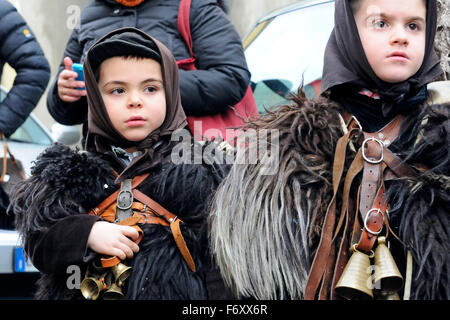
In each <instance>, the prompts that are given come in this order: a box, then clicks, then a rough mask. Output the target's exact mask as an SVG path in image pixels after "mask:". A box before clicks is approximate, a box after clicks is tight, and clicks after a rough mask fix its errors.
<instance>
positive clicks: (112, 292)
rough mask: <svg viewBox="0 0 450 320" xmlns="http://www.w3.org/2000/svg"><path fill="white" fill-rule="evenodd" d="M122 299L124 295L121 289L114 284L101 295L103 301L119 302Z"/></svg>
mask: <svg viewBox="0 0 450 320" xmlns="http://www.w3.org/2000/svg"><path fill="white" fill-rule="evenodd" d="M123 298H124V295H123V293H122V289H121V288H120V287H119V286H118V285H117V284H116V283H115V282H113V283H112V284H111V287H109V289H108V290H106V291H105V293H104V294H103V300H120V299H123Z"/></svg>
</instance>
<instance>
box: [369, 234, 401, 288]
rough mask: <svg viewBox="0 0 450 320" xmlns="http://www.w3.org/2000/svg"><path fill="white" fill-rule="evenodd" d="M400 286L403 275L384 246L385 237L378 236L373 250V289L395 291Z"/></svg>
mask: <svg viewBox="0 0 450 320" xmlns="http://www.w3.org/2000/svg"><path fill="white" fill-rule="evenodd" d="M402 286H403V277H402V275H401V274H400V271H399V270H398V268H397V265H396V263H395V260H394V258H393V257H392V254H391V252H390V250H389V249H388V247H387V246H386V237H378V246H377V249H376V250H375V276H374V289H376V290H382V291H386V292H396V291H398V290H400V289H401V287H402Z"/></svg>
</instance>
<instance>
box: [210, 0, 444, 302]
mask: <svg viewBox="0 0 450 320" xmlns="http://www.w3.org/2000/svg"><path fill="white" fill-rule="evenodd" d="M435 29H436V1H435V0H427V1H425V0H359V1H355V0H336V2H335V28H334V30H333V32H332V34H331V37H330V39H329V42H328V45H327V48H326V52H325V64H324V72H323V80H322V81H323V96H322V97H319V98H318V99H316V100H307V99H306V98H305V97H304V95H303V94H302V93H301V92H300V93H299V95H298V96H296V97H294V104H293V105H286V106H282V107H280V108H279V109H277V110H276V111H274V112H269V113H268V114H267V115H266V116H264V117H263V118H261V119H257V120H255V121H253V122H252V123H250V125H249V127H250V128H253V129H256V130H257V131H264V130H269V129H271V130H273V129H276V130H277V132H278V134H277V138H278V140H279V145H278V146H279V157H272V158H276V159H277V160H278V163H271V162H265V161H266V160H264V159H270V154H269V151H268V152H267V154H266V155H267V158H264V156H262V155H260V159H263V160H261V161H260V162H259V163H257V164H256V165H234V166H233V168H232V169H231V171H230V174H229V175H228V176H227V177H226V179H225V180H224V181H223V183H222V184H221V186H220V187H219V188H218V190H217V192H216V195H215V199H214V201H213V209H212V212H211V227H212V230H211V239H212V247H213V249H214V251H213V252H214V253H215V255H216V260H217V262H218V265H219V268H220V270H221V272H222V275H223V277H224V279H225V280H226V282H227V283H228V284H229V285H230V286H231V288H232V289H233V291H234V293H235V294H236V295H237V296H241V297H242V296H243V297H249V296H250V297H254V298H258V299H342V298H345V299H360V298H366V299H371V298H376V299H399V298H403V299H449V298H450V247H449V243H450V241H449V240H450V239H449V235H450V216H449V214H448V213H449V212H450V196H449V195H450V183H449V175H450V152H449V147H450V121H449V115H450V105H449V103H442V104H433V100H432V97H429V94H428V91H427V84H428V83H430V82H431V81H433V79H435V78H436V77H437V76H439V75H440V74H441V72H442V70H441V69H440V66H439V60H438V58H437V56H436V55H435V53H434V51H433V41H434V35H435V31H436V30H435ZM258 137H259V135H258ZM259 139H262V138H259ZM265 139H267V138H265ZM258 142H260V143H264V142H265V143H267V141H266V140H262V141H258ZM257 145H258V144H255V145H249V149H250V150H238V153H237V155H236V161H235V163H244V162H243V161H242V159H245V156H246V154H247V153H250V154H251V153H252V152H257ZM258 151H259V150H258ZM270 165H277V166H278V168H279V170H278V172H277V173H276V174H274V175H263V174H261V173H262V172H263V170H264V168H265V167H267V166H270ZM242 195H245V196H242ZM228 199H233V202H232V203H231V204H230V203H228V202H229V201H228ZM225 206H226V208H227V209H226V210H224V209H223V208H224V207H225ZM248 237H250V238H251V239H252V241H251V242H245V243H244V244H243V239H246V238H248ZM385 244H387V246H388V247H389V248H390V249H387V246H385ZM386 250H387V251H386ZM389 252H390V253H389ZM236 253H239V254H236ZM382 253H385V255H383V258H382V259H381V262H382V263H388V264H390V265H389V266H390V267H392V268H390V269H389V272H390V273H389V274H388V273H387V272H386V265H384V266H383V265H382V264H380V256H381V255H382ZM388 253H389V254H392V255H393V257H394V258H393V260H391V259H389V254H388ZM353 255H354V256H353ZM350 256H351V257H352V258H353V259H350V260H349V258H350ZM374 256H375V257H374ZM373 257H374V258H375V259H372V258H373ZM356 258H360V260H359V262H358V263H355V259H356ZM371 259H372V260H371ZM392 261H395V263H392V264H391V262H392ZM370 265H372V268H370ZM346 266H351V267H349V268H346ZM358 267H359V268H360V269H358ZM397 268H398V270H397ZM344 269H347V270H345V271H344ZM374 270H375V275H373V276H372V275H371V273H370V271H374ZM395 270H397V272H394V271H395ZM379 271H384V273H382V274H383V275H384V277H382V276H380V274H379ZM367 272H368V273H367Z"/></svg>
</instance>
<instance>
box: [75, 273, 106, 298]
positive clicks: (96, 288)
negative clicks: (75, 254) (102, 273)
mask: <svg viewBox="0 0 450 320" xmlns="http://www.w3.org/2000/svg"><path fill="white" fill-rule="evenodd" d="M104 288H105V283H104V282H103V278H101V279H96V278H93V277H87V278H85V279H83V281H82V282H81V285H80V290H81V294H82V295H83V296H84V297H85V298H86V299H87V300H97V298H98V296H99V295H100V292H102V290H103V289H104Z"/></svg>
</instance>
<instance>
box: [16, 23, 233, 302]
mask: <svg viewBox="0 0 450 320" xmlns="http://www.w3.org/2000/svg"><path fill="white" fill-rule="evenodd" d="M84 72H85V77H86V89H87V92H88V102H89V131H88V136H87V140H86V150H87V152H84V153H81V152H78V151H73V150H71V149H69V148H68V147H65V146H62V145H60V144H56V145H54V146H52V147H51V148H49V149H47V150H46V151H45V152H44V153H43V154H41V155H40V156H39V157H38V159H37V162H36V165H35V166H34V168H33V170H32V176H31V177H30V178H29V179H28V180H26V181H24V182H23V183H21V184H20V185H19V186H18V189H17V191H16V193H15V195H14V202H13V209H14V212H15V214H16V216H17V227H18V230H19V231H20V233H21V235H22V236H23V237H24V242H25V250H26V252H27V253H28V255H29V256H30V258H31V260H32V262H33V264H34V265H35V266H36V267H37V268H38V269H39V270H40V271H41V273H42V278H41V279H40V282H39V289H38V292H37V298H40V299H82V298H83V296H84V298H87V299H101V298H105V299H106V298H120V297H121V296H122V295H123V296H125V297H126V298H128V299H206V298H208V294H207V288H206V282H205V274H206V271H207V270H208V268H209V266H208V265H209V260H205V258H207V249H206V243H205V239H206V238H205V237H206V234H205V232H204V231H205V230H204V228H203V225H204V222H205V219H204V218H205V210H206V206H207V202H208V198H209V197H210V196H211V195H212V193H213V191H214V190H215V188H216V186H217V185H218V184H219V182H220V180H221V179H222V178H223V176H224V174H225V167H224V166H221V165H219V164H218V163H219V162H218V161H216V160H217V159H219V158H217V159H216V158H215V157H216V155H214V153H213V152H209V153H208V154H207V155H205V156H206V157H208V159H206V160H207V163H208V164H206V163H205V162H204V161H202V162H201V164H192V154H189V152H187V153H188V154H186V153H183V150H184V151H186V150H190V149H191V148H192V141H191V140H190V139H188V141H187V145H188V148H187V149H186V148H177V149H174V148H175V147H177V146H178V147H179V146H180V144H181V143H186V141H184V142H183V141H182V142H174V141H172V134H173V133H174V132H175V131H176V130H178V129H183V128H184V127H185V126H186V117H185V114H184V112H183V109H182V107H181V100H180V92H179V79H178V69H177V65H176V62H175V59H174V58H173V56H172V54H171V53H170V51H169V50H168V49H167V48H166V47H165V46H164V45H162V44H161V43H160V42H158V41H157V40H155V39H153V38H151V37H150V36H148V35H147V34H145V33H143V32H142V31H140V30H137V29H134V28H123V29H119V30H116V31H113V32H111V33H109V34H107V35H106V36H104V37H103V38H102V39H100V40H99V41H98V42H97V43H96V44H95V45H93V46H92V48H91V49H90V51H89V53H88V55H87V58H86V60H85V63H84ZM194 145H195V144H194ZM195 146H196V145H195ZM197 147H198V146H197ZM174 150H177V151H176V157H173V153H174V152H175V151H174ZM196 150H199V149H198V148H197V149H196ZM200 150H201V148H200ZM180 152H181V154H180ZM217 157H219V155H218V154H217ZM174 159H175V160H176V161H175V160H174ZM203 160H205V159H203ZM175 162H177V163H175ZM119 191H120V192H119ZM105 199H106V200H105ZM205 264H206V265H205ZM128 267H131V275H130V269H128ZM70 270H72V271H71V272H72V273H73V270H78V271H79V272H78V275H81V278H80V279H78V284H80V282H81V288H79V287H78V286H77V285H73V282H74V280H73V279H72V278H71V276H72V277H73V276H74V275H73V274H72V273H71V272H69V271H70ZM70 279H72V282H71V281H69V280H70ZM71 283H72V285H70V284H71ZM75 283H76V281H75ZM77 287H78V288H77ZM80 289H81V290H80Z"/></svg>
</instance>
